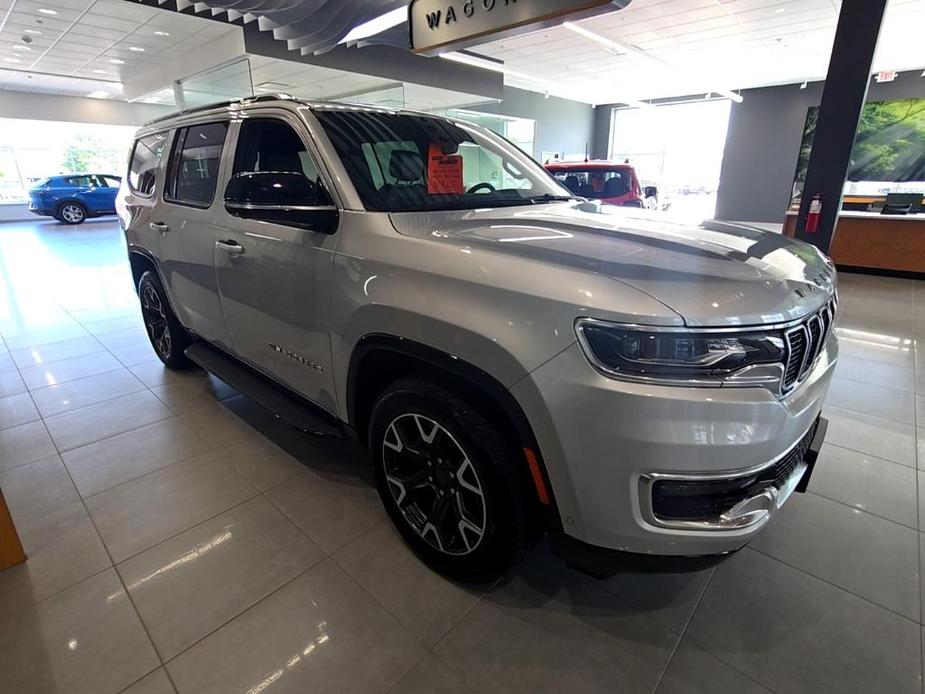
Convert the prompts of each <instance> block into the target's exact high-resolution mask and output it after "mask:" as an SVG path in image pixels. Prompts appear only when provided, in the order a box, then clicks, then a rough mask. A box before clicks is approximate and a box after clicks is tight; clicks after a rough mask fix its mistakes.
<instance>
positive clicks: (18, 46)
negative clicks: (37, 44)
mask: <svg viewBox="0 0 925 694" xmlns="http://www.w3.org/2000/svg"><path fill="white" fill-rule="evenodd" d="M13 50H14V51H31V50H32V48H31V47H30V46H24V45H22V44H21V43H17V44H16V45H15V46H13Z"/></svg>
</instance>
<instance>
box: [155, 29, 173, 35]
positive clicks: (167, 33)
mask: <svg viewBox="0 0 925 694" xmlns="http://www.w3.org/2000/svg"><path fill="white" fill-rule="evenodd" d="M154 35H155V36H170V32H169V31H160V30H158V31H155V32H154Z"/></svg>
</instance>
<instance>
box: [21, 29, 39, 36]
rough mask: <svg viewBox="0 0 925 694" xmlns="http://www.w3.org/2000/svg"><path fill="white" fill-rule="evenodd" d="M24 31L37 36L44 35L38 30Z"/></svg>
mask: <svg viewBox="0 0 925 694" xmlns="http://www.w3.org/2000/svg"><path fill="white" fill-rule="evenodd" d="M23 31H24V32H25V33H27V34H35V35H36V36H37V35H39V34H41V33H42V32H41V31H39V30H38V29H23Z"/></svg>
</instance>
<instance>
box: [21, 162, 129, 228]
mask: <svg viewBox="0 0 925 694" xmlns="http://www.w3.org/2000/svg"><path fill="white" fill-rule="evenodd" d="M121 184H122V179H121V178H120V177H119V176H111V175H109V174H66V175H62V176H51V177H50V178H46V179H45V180H44V181H41V182H40V183H39V184H37V185H36V186H35V187H33V188H31V189H30V190H29V211H30V212H34V213H35V214H37V215H41V216H43V217H54V218H55V219H57V220H58V221H59V222H61V223H63V224H82V223H83V222H84V220H86V219H87V218H88V217H101V216H102V215H106V214H115V213H116V193H118V192H119V186H120V185H121Z"/></svg>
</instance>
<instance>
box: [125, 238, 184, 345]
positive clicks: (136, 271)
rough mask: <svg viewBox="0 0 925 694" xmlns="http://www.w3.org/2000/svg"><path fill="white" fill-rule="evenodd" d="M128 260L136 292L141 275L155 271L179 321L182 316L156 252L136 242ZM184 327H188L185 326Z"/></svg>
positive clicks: (131, 246) (130, 249)
mask: <svg viewBox="0 0 925 694" xmlns="http://www.w3.org/2000/svg"><path fill="white" fill-rule="evenodd" d="M128 262H129V267H131V269H132V284H133V285H134V288H135V293H136V294H137V293H138V283H139V282H140V281H141V276H142V275H143V274H144V273H145V272H146V271H148V270H150V271H152V272H154V274H156V275H157V278H158V279H159V280H160V281H161V287H163V288H164V295H165V296H166V297H167V304H168V305H169V306H170V310H171V311H173V315H175V316H177V321H178V322H179V321H180V316H179V314H178V313H177V311H176V307H175V306H174V301H173V297H171V296H170V289H168V287H167V283H166V282H165V281H164V275H163V273H162V272H161V268H160V265H158V262H157V258H155V257H154V254H152V253H151V252H150V251H149V250H147V249H146V248H142V247H141V246H136V245H135V244H129V247H128ZM181 325H182V323H181ZM184 329H186V327H185V326H184ZM187 330H188V329H187Z"/></svg>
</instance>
